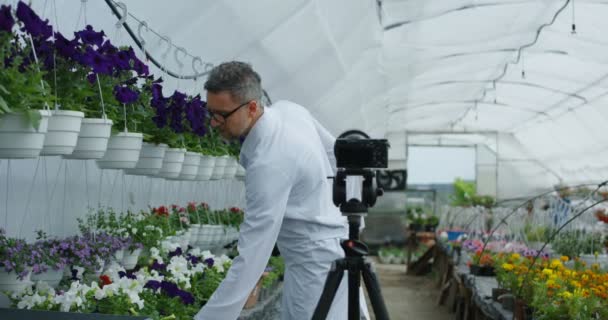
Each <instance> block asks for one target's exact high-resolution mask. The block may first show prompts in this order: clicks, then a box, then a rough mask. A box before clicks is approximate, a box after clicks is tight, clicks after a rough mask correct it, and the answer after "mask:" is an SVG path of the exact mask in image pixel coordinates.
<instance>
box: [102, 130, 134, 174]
mask: <svg viewBox="0 0 608 320" xmlns="http://www.w3.org/2000/svg"><path fill="white" fill-rule="evenodd" d="M143 137H144V136H143V135H142V134H141V133H134V132H121V133H119V134H116V135H113V136H111V137H110V140H109V141H108V149H107V150H106V153H105V154H104V155H103V158H101V159H99V160H97V166H98V167H99V168H100V169H132V168H135V166H136V165H137V160H139V152H140V151H141V147H142V141H143Z"/></svg>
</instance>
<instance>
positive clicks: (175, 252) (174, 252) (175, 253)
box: [169, 247, 183, 259]
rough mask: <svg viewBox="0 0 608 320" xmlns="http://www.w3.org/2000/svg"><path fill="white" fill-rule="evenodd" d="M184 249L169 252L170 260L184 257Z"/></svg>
mask: <svg viewBox="0 0 608 320" xmlns="http://www.w3.org/2000/svg"><path fill="white" fill-rule="evenodd" d="M182 253H183V252H182V248H179V247H178V248H177V249H175V251H172V252H169V259H171V258H173V257H175V256H181V255H182Z"/></svg>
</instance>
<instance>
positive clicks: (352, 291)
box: [348, 268, 361, 320]
mask: <svg viewBox="0 0 608 320" xmlns="http://www.w3.org/2000/svg"><path fill="white" fill-rule="evenodd" d="M353 269H354V270H353ZM360 286H361V276H360V275H359V269H358V268H352V269H349V270H348V319H349V320H361V316H360V311H361V309H360V308H361V306H359V287H360Z"/></svg>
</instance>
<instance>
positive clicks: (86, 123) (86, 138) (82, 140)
mask: <svg viewBox="0 0 608 320" xmlns="http://www.w3.org/2000/svg"><path fill="white" fill-rule="evenodd" d="M112 123H113V122H112V120H110V119H103V118H84V119H82V125H81V126H80V133H78V142H77V143H76V147H75V148H74V151H73V152H72V154H69V155H64V156H63V157H64V158H67V159H82V160H88V159H101V158H102V157H103V155H104V153H106V149H107V148H108V140H109V139H110V135H111V134H112Z"/></svg>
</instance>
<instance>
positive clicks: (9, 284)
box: [0, 270, 32, 292]
mask: <svg viewBox="0 0 608 320" xmlns="http://www.w3.org/2000/svg"><path fill="white" fill-rule="evenodd" d="M30 275H31V272H30V273H28V274H27V276H25V277H24V278H23V279H22V280H20V279H19V278H18V274H17V273H15V272H14V271H11V272H6V271H4V270H2V271H0V292H4V291H9V292H20V291H22V290H23V289H25V287H27V286H29V285H31V283H32V282H31V281H30Z"/></svg>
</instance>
